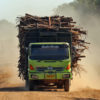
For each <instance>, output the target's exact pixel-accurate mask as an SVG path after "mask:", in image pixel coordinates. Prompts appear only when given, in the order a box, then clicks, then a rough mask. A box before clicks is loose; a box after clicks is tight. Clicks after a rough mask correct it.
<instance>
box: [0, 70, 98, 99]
mask: <svg viewBox="0 0 100 100" xmlns="http://www.w3.org/2000/svg"><path fill="white" fill-rule="evenodd" d="M10 77H12V75H11V73H8V72H6V71H2V70H1V71H0V100H100V90H96V89H91V88H84V89H80V90H75V91H70V92H68V93H66V92H64V91H63V89H59V90H57V89H55V88H52V89H43V90H40V91H34V92H33V91H32V92H30V91H26V90H25V88H24V83H23V82H21V81H18V79H17V78H14V77H13V78H10ZM11 80H12V81H13V82H11Z"/></svg>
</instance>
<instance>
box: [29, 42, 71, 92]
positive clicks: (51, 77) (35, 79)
mask: <svg viewBox="0 0 100 100" xmlns="http://www.w3.org/2000/svg"><path fill="white" fill-rule="evenodd" d="M70 79H72V68H71V53H70V46H69V43H67V42H36V43H30V44H29V47H28V88H29V90H33V89H35V88H36V86H40V85H44V86H50V85H51V84H52V85H54V86H57V88H63V87H64V90H65V91H69V87H70Z"/></svg>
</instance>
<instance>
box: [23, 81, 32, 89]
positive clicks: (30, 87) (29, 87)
mask: <svg viewBox="0 0 100 100" xmlns="http://www.w3.org/2000/svg"><path fill="white" fill-rule="evenodd" d="M32 83H33V82H32V81H31V80H26V81H25V88H26V90H28V91H32V90H33V86H32Z"/></svg>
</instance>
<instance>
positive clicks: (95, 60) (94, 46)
mask: <svg viewBox="0 0 100 100" xmlns="http://www.w3.org/2000/svg"><path fill="white" fill-rule="evenodd" d="M65 5H66V7H65ZM55 14H57V15H64V16H67V17H73V19H74V21H76V22H77V27H79V26H81V27H83V29H85V30H87V33H88V35H87V37H86V39H87V41H88V42H90V43H91V44H90V45H89V49H88V50H87V51H85V52H84V54H85V55H86V58H84V59H83V60H82V61H80V62H79V63H80V64H81V65H82V67H83V68H85V70H86V72H81V76H78V75H77V76H75V75H74V77H73V80H72V85H71V89H72V90H75V89H79V88H84V87H91V88H96V89H100V60H99V59H100V58H99V57H100V16H98V15H96V14H86V13H85V12H82V11H81V10H80V9H78V10H76V9H74V8H73V7H72V6H70V5H67V4H63V5H62V6H59V8H58V9H56V10H55Z"/></svg>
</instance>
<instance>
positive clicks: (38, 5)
mask: <svg viewBox="0 0 100 100" xmlns="http://www.w3.org/2000/svg"><path fill="white" fill-rule="evenodd" d="M72 1H73V0H0V20H2V19H6V20H8V21H10V22H13V23H15V22H16V17H18V16H23V15H24V14H25V13H29V14H32V15H37V16H50V15H52V14H53V10H54V9H55V8H57V6H59V5H61V4H63V3H69V2H72Z"/></svg>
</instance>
